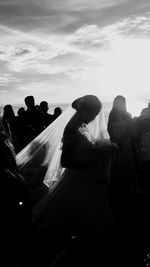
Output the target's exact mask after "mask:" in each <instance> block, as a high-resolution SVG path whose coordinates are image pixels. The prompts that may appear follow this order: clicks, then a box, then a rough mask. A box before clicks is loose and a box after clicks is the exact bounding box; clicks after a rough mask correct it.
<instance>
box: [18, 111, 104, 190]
mask: <svg viewBox="0 0 150 267" xmlns="http://www.w3.org/2000/svg"><path fill="white" fill-rule="evenodd" d="M75 112H76V110H75V109H73V108H72V107H71V106H69V107H68V108H67V109H66V110H65V111H63V112H62V114H61V115H60V116H59V117H58V118H57V119H56V120H55V121H54V122H53V123H52V124H50V125H49V126H48V127H47V128H46V129H45V130H44V131H43V132H42V133H41V134H40V135H39V136H37V137H36V138H35V139H34V140H33V141H32V142H31V143H29V144H28V145H27V146H26V147H25V148H24V149H23V150H22V151H20V152H19V153H18V154H17V156H16V160H17V165H18V168H19V170H20V172H21V174H22V175H23V176H24V178H25V180H26V183H27V184H28V185H31V186H32V184H35V183H36V182H38V181H42V182H43V183H44V184H46V185H47V186H48V187H50V186H52V184H53V183H54V182H55V181H57V180H58V179H60V177H61V174H62V172H63V169H62V167H61V164H60V157H61V140H62V137H63V132H64V128H65V126H66V125H67V123H68V122H69V120H70V119H71V118H72V116H73V115H74V114H75ZM88 129H89V131H90V133H91V134H92V136H93V137H94V139H95V140H97V141H105V140H109V134H108V132H107V125H106V121H105V118H104V113H103V109H101V111H100V113H99V115H98V116H96V118H95V120H94V121H93V122H91V123H89V125H88Z"/></svg>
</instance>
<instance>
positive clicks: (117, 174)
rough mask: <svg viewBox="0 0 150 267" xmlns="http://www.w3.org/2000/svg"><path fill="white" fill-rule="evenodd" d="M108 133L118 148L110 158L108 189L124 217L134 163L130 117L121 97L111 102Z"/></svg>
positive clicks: (123, 98)
mask: <svg viewBox="0 0 150 267" xmlns="http://www.w3.org/2000/svg"><path fill="white" fill-rule="evenodd" d="M108 132H109V135H110V140H111V142H115V143H116V144H117V145H118V146H119V148H120V150H119V152H118V153H116V154H115V155H114V157H113V158H112V163H111V179H110V185H109V188H110V192H111V194H112V200H113V201H114V203H115V208H117V212H119V213H122V214H123V216H124V214H125V210H126V209H125V208H127V205H128V198H129V196H130V190H131V185H132V184H133V178H134V165H133V164H134V161H133V155H132V143H131V134H132V117H131V114H130V113H128V112H127V110H126V99H125V97H123V96H121V95H119V96H116V97H115V99H114V101H113V107H112V110H111V112H110V114H109V118H108Z"/></svg>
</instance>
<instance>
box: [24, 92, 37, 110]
mask: <svg viewBox="0 0 150 267" xmlns="http://www.w3.org/2000/svg"><path fill="white" fill-rule="evenodd" d="M24 102H25V104H26V106H27V108H29V109H30V108H33V107H34V106H35V100H34V97H33V96H32V95H29V96H26V97H25V99H24Z"/></svg>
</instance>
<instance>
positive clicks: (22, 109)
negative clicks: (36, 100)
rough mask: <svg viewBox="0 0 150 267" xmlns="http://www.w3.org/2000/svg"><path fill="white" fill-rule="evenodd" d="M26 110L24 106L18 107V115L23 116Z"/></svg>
mask: <svg viewBox="0 0 150 267" xmlns="http://www.w3.org/2000/svg"><path fill="white" fill-rule="evenodd" d="M24 112H25V109H24V107H21V108H19V109H18V111H17V114H18V116H23V115H24Z"/></svg>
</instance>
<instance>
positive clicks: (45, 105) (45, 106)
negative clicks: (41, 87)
mask: <svg viewBox="0 0 150 267" xmlns="http://www.w3.org/2000/svg"><path fill="white" fill-rule="evenodd" d="M48 109H49V107H48V103H47V101H42V102H41V103H40V110H41V111H42V112H43V113H47V111H48Z"/></svg>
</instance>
